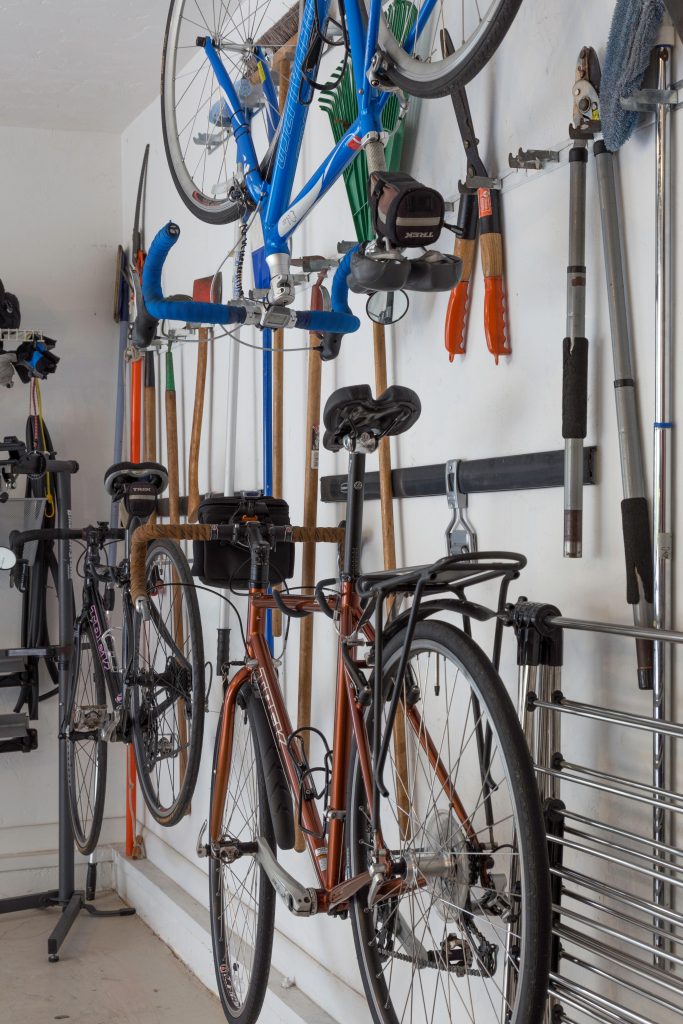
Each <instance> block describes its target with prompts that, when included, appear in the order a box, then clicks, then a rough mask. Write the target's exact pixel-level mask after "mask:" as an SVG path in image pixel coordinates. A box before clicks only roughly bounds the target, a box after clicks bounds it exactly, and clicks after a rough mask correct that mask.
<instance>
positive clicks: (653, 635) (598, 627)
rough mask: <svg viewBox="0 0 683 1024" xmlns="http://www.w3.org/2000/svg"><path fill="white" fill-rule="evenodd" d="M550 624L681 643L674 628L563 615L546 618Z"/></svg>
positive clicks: (681, 638) (681, 635)
mask: <svg viewBox="0 0 683 1024" xmlns="http://www.w3.org/2000/svg"><path fill="white" fill-rule="evenodd" d="M548 623H549V624H550V625H551V626H561V627H562V629H579V630H584V631H585V632H588V633H608V634H611V635H612V636H630V637H642V638H643V640H655V641H656V642H658V643H665V642H669V643H672V644H683V633H681V632H680V631H679V630H676V629H648V628H646V627H645V626H642V627H641V626H627V625H625V624H622V623H618V622H594V621H593V620H592V619H569V618H567V617H566V616H565V615H554V616H553V617H552V618H551V619H548Z"/></svg>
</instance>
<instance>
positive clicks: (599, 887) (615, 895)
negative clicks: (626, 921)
mask: <svg viewBox="0 0 683 1024" xmlns="http://www.w3.org/2000/svg"><path fill="white" fill-rule="evenodd" d="M550 874H551V875H555V876H557V877H558V878H561V879H563V880H564V881H567V882H573V883H574V885H580V886H581V887H582V888H583V889H588V890H590V891H591V892H597V893H600V894H601V895H603V896H605V897H607V898H608V899H612V900H615V901H616V902H617V903H624V904H625V905H626V906H627V907H634V908H635V909H636V910H642V911H643V913H646V914H647V913H650V912H652V911H656V910H657V905H656V904H655V903H652V902H650V900H643V899H639V898H638V897H637V896H633V895H632V894H631V893H630V892H624V890H623V889H617V888H616V887H615V886H613V885H608V883H607V882H600V881H598V879H597V878H589V877H588V875H583V874H581V872H580V871H574V870H573V869H572V868H566V867H562V868H552V867H551V869H550ZM662 914H663V915H665V916H666V918H667V920H668V921H669V923H670V924H671V925H672V926H673V927H675V928H683V917H682V916H681V915H680V914H677V913H676V911H675V910H667V909H663V910H662Z"/></svg>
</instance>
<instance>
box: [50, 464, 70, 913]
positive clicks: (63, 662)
mask: <svg viewBox="0 0 683 1024" xmlns="http://www.w3.org/2000/svg"><path fill="white" fill-rule="evenodd" d="M54 481H55V490H56V494H57V519H58V522H57V525H58V527H59V529H60V530H68V529H69V528H70V526H71V477H70V476H69V474H68V472H64V473H55V474H54ZM57 563H58V573H57V592H58V595H59V644H60V647H63V649H64V650H68V649H69V644H70V643H71V639H72V633H73V620H72V602H73V592H72V583H71V542H70V541H68V540H60V541H59V543H58V545H57ZM57 671H58V678H59V696H58V698H57V699H58V702H59V707H58V712H57V713H58V716H59V718H58V723H57V724H58V732H59V735H60V739H59V741H58V743H59V755H58V762H57V764H58V769H57V770H58V773H59V774H58V791H59V798H58V804H59V807H58V813H59V901H60V903H62V904H63V905H66V903H67V902H68V901H69V900H70V899H71V897H72V895H73V892H74V835H73V830H72V827H71V812H70V810H69V790H68V776H67V756H66V742H67V741H66V737H65V736H64V729H63V723H64V722H65V721H66V714H67V701H68V698H69V656H68V655H67V654H64V653H61V654H60V655H59V661H58V669H57Z"/></svg>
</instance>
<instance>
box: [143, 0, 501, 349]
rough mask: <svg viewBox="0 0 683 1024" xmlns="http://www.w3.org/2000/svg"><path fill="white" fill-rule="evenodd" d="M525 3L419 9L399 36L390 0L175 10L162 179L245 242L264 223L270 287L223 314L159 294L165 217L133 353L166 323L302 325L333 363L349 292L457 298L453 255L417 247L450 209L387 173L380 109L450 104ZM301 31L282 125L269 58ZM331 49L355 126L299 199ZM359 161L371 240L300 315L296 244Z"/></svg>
mask: <svg viewBox="0 0 683 1024" xmlns="http://www.w3.org/2000/svg"><path fill="white" fill-rule="evenodd" d="M394 2H397V0H394ZM401 2H405V0H401ZM520 3H521V0H488V3H487V2H486V0H417V2H416V3H415V5H414V6H415V10H414V14H413V16H412V18H411V21H412V28H411V29H410V31H409V32H408V34H407V36H406V38H405V40H404V41H403V42H399V41H398V40H397V39H396V38H395V37H394V36H393V35H392V32H391V30H390V28H389V24H388V21H387V19H386V18H385V14H384V12H383V0H302V3H301V4H299V2H296V3H295V4H294V5H293V6H292V5H291V4H290V3H289V0H173V2H172V3H171V8H170V11H169V16H168V23H167V26H166V37H165V41H164V56H163V65H162V95H161V106H162V122H163V132H164V143H165V147H166V153H167V157H168V162H169V166H170V169H171V174H172V176H173V180H174V182H175V185H176V187H177V189H178V192H179V193H180V196H181V197H182V199H183V201H184V203H185V204H186V206H188V207H189V209H190V210H192V212H193V213H194V214H195V215H196V216H197V217H199V218H200V219H201V220H204V221H207V222H208V223H213V224H226V223H229V222H231V221H236V220H240V219H241V220H242V222H243V234H244V235H246V230H247V228H249V227H251V226H252V225H253V227H254V232H256V231H257V230H258V228H259V227H260V230H261V234H262V239H263V241H262V243H260V239H259V240H258V241H255V244H254V245H253V248H254V249H259V248H261V249H262V257H263V260H264V263H265V275H264V281H265V282H267V283H268V287H267V290H266V289H264V290H263V291H261V292H258V293H256V294H255V295H253V296H251V297H244V296H242V297H240V298H236V299H234V300H232V301H231V302H228V303H227V304H218V303H197V302H190V301H179V300H177V299H167V298H165V297H164V295H163V292H162V287H161V273H162V268H163V265H164V261H165V259H166V257H167V255H168V253H169V251H170V249H171V248H172V246H173V245H174V244H175V243H176V242H177V240H178V237H179V234H180V229H179V228H178V227H177V225H175V224H174V223H172V222H169V223H168V224H167V225H166V226H165V227H164V228H162V229H161V231H159V233H158V234H157V235H156V237H155V238H154V240H153V242H152V245H151V246H150V250H149V254H148V256H147V261H146V264H145V268H144V273H143V281H142V301H139V304H138V318H137V332H138V343H139V344H141V345H144V344H148V343H149V342H150V341H151V339H152V338H153V337H154V334H155V332H156V328H157V322H158V321H159V320H162V319H167V320H180V321H186V322H189V323H204V324H251V325H254V326H257V327H260V328H264V329H265V328H281V327H298V328H301V329H303V330H307V331H313V332H316V333H318V334H319V335H320V339H321V357H322V358H323V359H332V358H334V357H335V356H336V355H337V353H338V351H339V345H340V343H341V339H342V337H343V335H344V334H348V333H352V332H353V331H356V330H358V328H359V326H360V321H359V320H358V318H357V317H356V316H354V315H353V313H352V312H351V310H350V308H349V304H348V293H349V289H351V290H352V291H355V292H361V293H364V294H373V293H374V292H396V291H399V290H401V289H408V290H415V291H447V290H450V289H451V288H452V287H453V286H454V285H455V284H456V283H457V281H458V279H459V276H460V272H461V262H460V260H459V259H457V258H455V257H453V256H447V255H444V254H442V253H439V252H437V251H435V250H428V249H426V248H425V247H426V246H429V245H431V244H433V243H434V242H435V241H436V240H437V238H438V236H439V234H440V231H441V228H442V226H443V214H444V204H443V200H442V198H441V196H440V195H439V193H438V192H436V191H435V190H433V189H429V188H425V187H424V186H423V185H421V184H420V183H419V182H417V181H415V180H414V179H413V178H411V177H410V176H409V175H406V174H401V173H392V172H388V171H387V170H386V164H385V157H384V145H385V142H386V139H385V137H384V133H383V130H382V121H381V115H382V110H383V107H384V105H385V103H386V102H387V100H388V99H389V97H390V96H391V95H392V94H398V95H399V97H401V98H402V97H403V93H409V94H411V95H414V96H420V97H438V96H444V95H446V94H447V93H448V92H449V91H450V90H451V89H452V88H453V85H454V83H455V82H458V83H463V84H464V83H465V82H467V81H469V79H471V78H472V77H474V75H475V74H476V73H477V72H478V71H479V70H480V68H481V67H482V66H483V65H484V64H485V63H486V61H487V60H488V59H489V58H490V56H491V54H492V53H493V51H494V50H495V48H496V46H497V45H498V43H499V42H500V40H501V39H502V38H503V36H504V34H505V32H506V31H507V28H508V27H509V24H510V23H511V21H512V19H513V18H514V15H515V13H516V11H517V8H518V7H519V4H520ZM437 30H438V32H437ZM439 33H440V35H441V39H442V40H443V38H444V33H449V34H450V35H451V36H452V38H454V39H456V40H460V45H459V46H458V45H457V43H456V45H455V46H452V47H449V49H451V48H452V51H453V52H450V53H448V55H446V56H442V47H441V46H440V45H439V39H438V38H437V36H438V34H439ZM295 37H296V49H295V52H294V57H293V62H292V66H291V73H290V79H289V87H288V90H287V95H286V99H285V102H284V108H283V111H282V115H281V116H280V113H279V107H278V100H277V93H276V85H277V75H278V72H277V63H278V61H277V53H278V50H279V49H280V48H281V47H283V46H284V45H285V44H289V46H290V47H291V44H292V40H293V39H294V38H295ZM335 46H338V47H340V48H341V50H342V64H341V67H342V68H346V66H347V63H348V61H349V60H350V62H351V68H352V78H353V82H354V85H355V96H356V100H357V116H355V118H354V119H353V120H351V118H349V120H350V123H349V124H348V125H345V126H344V128H345V130H344V131H343V134H342V136H341V138H340V139H339V141H338V142H337V144H336V145H335V146H334V148H333V149H332V150H331V152H330V153H329V154H328V156H327V157H326V158H325V159H324V160H323V161H322V163H321V164H320V166H319V167H318V168H317V170H316V171H315V172H314V173H313V175H312V176H311V177H310V179H309V180H308V181H307V182H306V184H305V185H304V186H303V188H302V189H301V190H300V191H299V193H298V194H297V195H296V196H295V197H294V198H293V199H292V191H293V185H294V178H295V174H296V170H297V165H298V161H299V154H300V151H301V144H302V139H303V133H304V129H305V125H306V118H307V115H308V108H309V106H310V104H311V101H312V99H313V97H314V95H315V92H316V90H319V89H321V88H322V86H321V85H320V83H319V82H318V81H317V77H318V72H319V67H320V61H321V58H322V56H323V54H324V53H325V52H327V50H328V49H330V48H331V47H335ZM444 52H447V51H444ZM354 113H355V111H354ZM361 151H362V152H364V153H365V155H366V157H367V165H368V173H369V183H368V201H369V203H370V206H371V209H372V214H373V225H374V230H375V236H376V237H375V238H374V239H373V240H372V241H371V242H368V243H363V244H361V245H359V246H355V247H354V248H353V249H352V250H351V251H350V252H347V253H346V255H345V256H344V257H343V258H342V260H341V262H340V264H339V266H338V268H337V270H336V272H335V276H334V280H333V284H332V296H331V298H332V302H331V307H332V308H331V309H330V310H326V311H320V312H317V311H315V312H314V311H297V310H293V309H291V308H290V305H291V303H292V302H293V301H294V297H295V295H294V292H295V279H294V276H293V274H292V273H291V270H290V245H289V242H290V239H291V237H292V235H293V234H294V232H295V231H296V230H297V228H298V226H299V224H301V222H302V221H303V219H304V218H305V217H306V216H308V214H310V212H311V211H312V210H313V209H314V208H315V206H316V204H317V203H318V202H319V201H320V199H322V197H323V196H324V195H325V194H326V193H327V192H328V191H329V189H330V188H331V187H332V185H334V183H335V182H336V181H337V180H338V179H339V178H340V177H341V175H342V174H343V172H344V170H345V169H346V168H347V167H348V166H349V165H350V164H351V162H352V161H353V160H354V159H356V158H357V156H358V155H359V153H360V152H361ZM259 153H262V154H263V155H262V156H261V157H259ZM259 243H260V244H259ZM419 248H423V250H424V252H423V254H422V255H419V256H418V257H417V258H412V259H409V258H407V257H406V256H405V254H404V250H405V249H413V250H415V249H419ZM138 298H139V300H140V299H141V297H140V296H138Z"/></svg>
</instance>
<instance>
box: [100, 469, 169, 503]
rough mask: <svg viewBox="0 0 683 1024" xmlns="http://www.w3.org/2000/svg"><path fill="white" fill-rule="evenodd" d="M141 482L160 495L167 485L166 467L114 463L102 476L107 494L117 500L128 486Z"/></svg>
mask: <svg viewBox="0 0 683 1024" xmlns="http://www.w3.org/2000/svg"><path fill="white" fill-rule="evenodd" d="M139 482H143V483H146V484H151V485H152V487H153V488H154V489H155V491H156V493H157V494H162V493H163V492H164V491H165V490H166V485H167V484H168V473H167V471H166V467H165V466H162V465H160V464H159V463H158V462H115V463H114V465H113V466H110V467H109V469H108V470H107V472H106V473H105V474H104V486H105V489H106V491H107V494H111V496H112V498H115V499H116V500H118V499H119V498H122V497H123V495H124V494H125V492H126V488H127V487H129V486H130V484H134V483H139Z"/></svg>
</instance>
